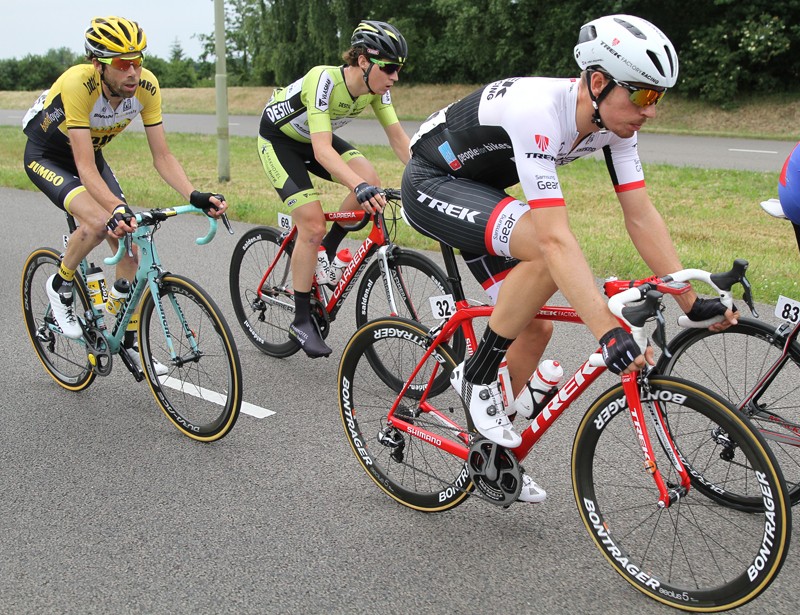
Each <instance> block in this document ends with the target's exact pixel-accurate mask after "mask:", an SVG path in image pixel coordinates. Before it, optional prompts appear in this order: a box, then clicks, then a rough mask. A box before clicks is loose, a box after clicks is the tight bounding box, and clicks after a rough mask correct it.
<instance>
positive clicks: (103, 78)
mask: <svg viewBox="0 0 800 615" xmlns="http://www.w3.org/2000/svg"><path fill="white" fill-rule="evenodd" d="M106 70H108V69H107V67H105V66H103V67H102V68H101V70H100V81H102V82H103V85H104V86H105V90H107V91H108V93H109V96H107V98H109V99H111V98H120V99H123V98H133V96H134V95H135V94H136V90H134V91H133V92H132V93H131V95H130V96H125V95H124V94H122V93H121V92H120V91H119V90H117V89H116V88H114V87H112V86H111V84H110V83H109V82H108V80H107V79H106ZM105 90H104V91H105Z"/></svg>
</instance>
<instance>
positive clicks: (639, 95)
mask: <svg viewBox="0 0 800 615" xmlns="http://www.w3.org/2000/svg"><path fill="white" fill-rule="evenodd" d="M610 79H611V81H613V82H614V83H616V84H617V85H618V86H619V87H621V88H625V89H626V90H628V92H630V99H631V102H632V103H633V104H634V105H636V106H637V107H649V106H650V105H657V104H658V102H659V101H660V100H661V99H662V98H664V94H666V93H667V90H666V89H663V90H654V89H652V88H643V87H639V86H636V85H631V84H630V83H625V82H624V81H617V80H616V79H614V78H613V77H610Z"/></svg>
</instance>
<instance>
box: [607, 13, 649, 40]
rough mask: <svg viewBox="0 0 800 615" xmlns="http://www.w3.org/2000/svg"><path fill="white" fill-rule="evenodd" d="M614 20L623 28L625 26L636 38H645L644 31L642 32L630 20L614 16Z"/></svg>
mask: <svg viewBox="0 0 800 615" xmlns="http://www.w3.org/2000/svg"><path fill="white" fill-rule="evenodd" d="M614 21H616V22H617V23H618V24H619V25H621V26H622V27H623V28H626V29H627V30H628V31H629V32H630V33H631V34H632V35H633V36H635V37H636V38H640V39H642V40H643V41H644V40H647V37H646V36H645V34H644V32H642V31H641V30H640V29H639V28H637V27H636V26H634V25H633V24H632V23H631V22H629V21H625V20H624V19H620V18H619V17H615V18H614Z"/></svg>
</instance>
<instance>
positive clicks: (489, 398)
mask: <svg viewBox="0 0 800 615" xmlns="http://www.w3.org/2000/svg"><path fill="white" fill-rule="evenodd" d="M450 384H451V385H452V386H453V388H454V389H455V390H456V392H457V393H458V394H459V396H460V397H461V399H462V400H463V401H464V404H465V405H466V406H467V408H468V409H469V415H470V417H472V423H473V425H475V429H477V430H478V433H479V434H481V435H482V436H484V437H485V438H488V439H489V440H491V441H492V442H494V443H496V444H499V445H500V446H505V447H506V448H516V447H518V446H519V445H520V444H522V437H521V436H520V435H519V434H518V433H517V432H515V431H514V427H513V426H512V425H511V421H509V420H508V417H507V416H506V411H505V408H503V396H502V394H501V393H500V386H499V384H498V383H497V382H496V381H495V382H493V383H491V384H473V383H472V382H468V381H467V380H464V364H463V363H461V364H460V365H458V366H457V367H456V368H455V369H454V370H453V373H452V374H451V375H450Z"/></svg>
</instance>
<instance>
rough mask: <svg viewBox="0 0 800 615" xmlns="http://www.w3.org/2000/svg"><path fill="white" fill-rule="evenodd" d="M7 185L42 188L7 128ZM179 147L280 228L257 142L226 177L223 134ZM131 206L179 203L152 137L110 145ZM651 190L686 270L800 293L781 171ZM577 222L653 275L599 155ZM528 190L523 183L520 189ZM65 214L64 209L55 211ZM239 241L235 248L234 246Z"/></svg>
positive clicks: (569, 182) (172, 139) (329, 193)
mask: <svg viewBox="0 0 800 615" xmlns="http://www.w3.org/2000/svg"><path fill="white" fill-rule="evenodd" d="M0 138H2V142H3V143H4V144H5V147H4V148H2V149H0V185H3V186H7V187H12V188H20V189H25V190H35V188H34V186H33V185H32V184H31V183H30V181H29V180H28V178H27V176H26V175H25V171H24V169H23V167H22V162H21V161H22V152H23V149H24V145H25V139H24V135H23V134H22V132H21V131H20V130H19V129H18V128H16V127H0ZM168 138H169V143H170V147H171V148H172V150H173V152H174V153H175V155H176V156H177V158H178V160H180V161H181V163H182V164H183V165H184V167H185V168H186V170H187V172H188V174H189V176H190V178H191V179H192V181H193V182H194V183H195V185H196V186H197V187H198V188H200V189H202V190H214V191H220V192H223V193H224V194H225V195H226V197H227V199H228V201H229V203H230V205H231V208H230V210H229V211H230V214H231V218H233V219H236V220H241V221H244V222H250V223H254V224H267V225H276V223H277V214H278V211H279V210H280V209H281V207H282V206H281V203H280V201H279V200H278V198H277V196H276V195H275V192H274V190H273V189H272V187H271V186H270V185H269V184H268V183H267V180H266V178H265V177H264V172H263V170H262V169H261V163H260V161H259V158H258V155H257V153H256V145H255V139H250V138H245V137H231V139H230V156H231V171H232V173H231V174H232V179H231V181H230V182H227V183H224V184H220V183H219V182H218V181H217V179H216V151H217V149H216V140H215V137H214V136H212V135H209V136H202V135H187V134H170V135H169V136H168ZM361 149H362V151H363V152H364V154H365V155H366V156H367V157H368V158H369V159H370V160H371V161H372V162H373V164H374V165H375V167H376V169H377V171H378V174H379V176H380V177H381V178H382V180H383V183H384V185H385V186H395V187H396V186H399V185H400V177H401V173H402V165H400V164H399V163H398V161H397V159H396V158H395V157H394V154H393V153H392V152H391V150H390V149H389V148H388V147H382V146H365V147H363V148H361ZM105 154H106V159H107V160H108V161H109V163H110V164H111V166H112V168H113V169H114V171H115V173H116V174H117V177H118V178H120V181H121V183H122V187H123V189H124V190H125V194H126V195H127V197H128V200H129V202H130V203H131V204H132V206H134V207H138V208H146V207H159V206H169V205H175V204H177V203H178V202H179V200H180V199H179V197H178V196H177V195H176V193H175V192H174V191H173V190H172V189H171V188H170V187H169V186H167V185H166V184H165V183H164V182H163V181H162V180H161V179H160V178H159V177H158V175H157V173H156V172H155V170H154V169H153V167H152V164H151V158H150V153H149V150H148V147H147V141H146V139H145V136H144V134H142V133H129V134H125V135H124V136H121V137H118V138H116V139H115V140H114V141H113V142H112V143H110V144H109V145H108V146H107V147H106V148H105ZM644 166H645V174H646V177H647V185H648V190H649V192H650V195H651V197H652V199H653V201H654V202H655V203H656V206H657V207H658V208H659V210H660V211H661V213H662V215H663V216H664V218H665V219H666V221H667V224H668V225H669V227H670V231H671V233H672V236H673V239H674V241H675V243H676V246H677V248H678V252H679V254H680V257H681V259H682V261H683V263H684V265H685V266H687V267H688V266H691V267H701V268H706V269H710V270H723V269H727V268H729V267H730V266H731V264H732V263H733V260H734V258H746V259H747V260H749V261H750V270H749V272H748V277H749V278H750V281H751V283H752V285H753V291H754V295H755V298H756V300H757V301H760V302H770V303H772V302H774V301H775V300H776V298H777V296H778V295H779V294H783V295H786V296H788V297H792V298H796V299H800V289H799V288H798V278H800V266H798V256H797V247H796V245H795V243H794V236H793V234H792V232H791V229H790V227H789V226H788V224H786V223H783V222H781V221H777V220H774V219H772V218H770V217H769V216H767V215H766V214H764V213H762V212H761V210H760V208H759V206H758V203H759V202H760V201H761V200H762V199H764V198H766V197H770V196H774V195H775V192H776V186H777V178H778V173H777V171H776V172H774V173H757V172H749V171H729V170H709V169H693V168H685V167H671V166H667V165H647V164H645V165H644ZM559 175H560V177H561V183H562V187H563V190H564V194H565V197H566V200H567V207H568V210H569V215H570V222H571V225H572V228H573V230H574V232H575V234H576V236H577V237H578V240H579V242H580V244H581V246H582V248H583V250H584V253H585V254H586V257H587V260H588V261H589V263H590V265H591V267H592V270H593V271H594V273H595V274H596V275H597V276H600V277H606V276H610V275H615V276H617V277H619V278H641V277H645V276H647V275H649V271H648V269H647V267H646V266H645V265H644V263H643V262H642V261H641V259H640V258H639V256H638V253H637V252H636V250H635V249H634V247H633V245H632V244H631V242H630V239H629V238H628V236H627V233H626V232H625V228H624V225H623V221H622V214H621V211H620V208H619V204H618V202H617V199H616V196H615V195H614V191H613V189H612V187H611V183H610V180H609V177H608V173H607V171H606V168H605V164H604V163H603V162H601V161H596V160H579V161H576V162H574V163H572V164H570V165H567V166H566V167H562V168H561V170H560V171H559ZM317 186H318V188H319V189H320V191H321V194H322V199H323V202H324V203H326V204H327V206H328V207H327V208H328V209H334V208H335V207H336V206H337V205H336V204H337V203H338V202H339V201H340V200H341V199H342V198H343V196H344V195H345V189H344V188H343V187H341V186H339V185H336V184H332V183H330V182H323V181H319V182H317ZM512 193H514V194H515V196H518V197H520V196H522V195H521V193H520V192H519V189H518V187H517V188H515V189H514V190H512ZM54 213H55V212H54ZM397 241H398V243H399V244H401V245H403V246H407V247H412V248H418V249H428V250H437V249H438V246H437V245H436V244H435V243H434V242H433V241H431V240H429V239H427V238H425V237H423V236H421V235H419V234H418V233H416V232H415V231H414V230H412V229H411V228H410V227H408V226H406V225H405V224H404V223H402V222H401V223H399V224H398V225H397ZM231 247H232V245H231Z"/></svg>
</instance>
